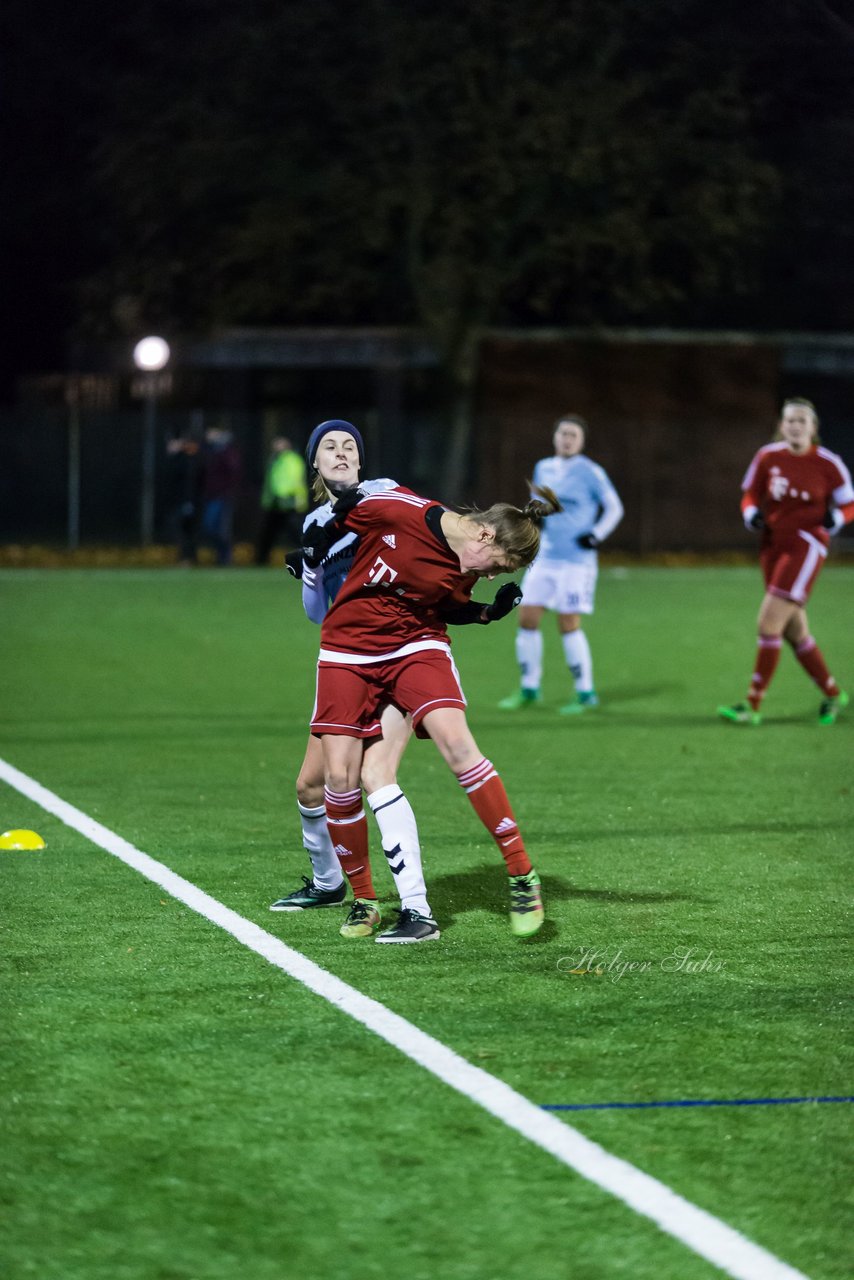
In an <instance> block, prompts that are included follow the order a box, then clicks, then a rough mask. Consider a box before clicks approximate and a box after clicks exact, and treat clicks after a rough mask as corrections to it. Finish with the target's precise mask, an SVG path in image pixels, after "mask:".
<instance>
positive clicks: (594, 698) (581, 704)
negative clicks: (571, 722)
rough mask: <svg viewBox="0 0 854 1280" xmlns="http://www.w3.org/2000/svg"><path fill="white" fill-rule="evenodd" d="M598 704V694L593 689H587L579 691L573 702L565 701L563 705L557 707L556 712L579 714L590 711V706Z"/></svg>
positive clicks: (560, 713)
mask: <svg viewBox="0 0 854 1280" xmlns="http://www.w3.org/2000/svg"><path fill="white" fill-rule="evenodd" d="M598 706H599V695H598V694H597V692H596V690H595V689H588V690H587V691H586V692H585V693H580V694H579V695H578V697H577V698H576V699H575V701H574V702H567V703H566V705H565V706H563V707H559V708H558V714H559V715H562V716H580V715H581V714H582V712H584V711H590V709H591V708H592V707H598Z"/></svg>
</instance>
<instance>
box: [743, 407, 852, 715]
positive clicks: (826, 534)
mask: <svg viewBox="0 0 854 1280" xmlns="http://www.w3.org/2000/svg"><path fill="white" fill-rule="evenodd" d="M742 489H743V490H744V496H743V497H742V500H741V510H742V514H743V516H744V523H745V524H746V525H747V527H748V528H749V529H761V530H762V550H761V553H760V563H761V566H762V573H763V576H764V579H765V597H764V599H763V601H762V605H761V608H760V610H759V637H758V642H757V650H756V663H755V666H754V670H753V675H752V677H751V681H750V688H749V690H748V693H747V700H746V701H745V702H739V703H736V705H735V706H733V707H718V714H719V715H721V716H723V718H724V719H725V720H731V721H732V722H733V723H735V724H750V725H757V724H759V723H760V721H761V719H762V717H761V714H760V708H761V706H762V699H763V698H764V696H765V694H766V692H767V690H768V686H769V684H770V683H771V679H772V677H773V675H774V672H775V670H776V667H777V663H778V661H779V658H780V650H781V648H782V645H783V640H786V642H787V643H788V644H789V645H790V646H791V649H792V652H793V653H794V655H795V657H796V658H797V660H798V662H799V663H800V664H801V666H802V667H803V669H804V671H806V673H807V675H808V676H809V677H810V679H811V680H813V681H814V682H815V684H817V685H818V687H819V689H820V690H821V692H822V695H823V697H822V703H821V707H820V708H819V714H818V718H819V722H820V723H821V724H834V723H835V721H836V717H837V716H838V715H839V712H840V711H841V710H842V709H843V707H845V706H847V704H848V695H847V693H845V692H844V691H843V690H842V689H840V687H839V685H838V684H837V683H836V680H835V679H834V677H833V676H832V675H831V674H830V671H829V670H828V668H827V664H826V662H825V660H824V656H823V654H822V652H821V650H820V649H819V647H818V645H817V644H816V642H815V640H814V639H813V637H812V636H811V635H810V629H809V623H808V622H807V615H806V603H807V600H808V599H809V595H810V592H811V591H812V588H813V586H814V585H815V581H816V579H817V578H818V575H819V573H820V572H821V568H822V565H823V564H824V561H825V557H826V556H827V547H828V543H829V542H830V534H831V533H837V532H838V531H839V530H840V529H841V528H842V527H843V525H845V524H847V523H848V521H849V520H852V519H854V488H852V485H851V476H850V474H849V472H848V468H847V467H846V465H845V463H844V462H843V461H842V459H841V458H840V457H838V456H837V454H835V453H831V452H830V450H829V449H825V448H823V447H822V446H821V445H820V444H819V442H818V415H817V414H816V411H815V407H814V406H813V405H812V404H811V402H810V401H809V400H802V399H800V398H793V399H790V400H786V401H785V403H784V404H783V409H782V415H781V417H780V422H779V426H778V431H777V435H776V437H775V440H774V442H773V443H772V444H766V445H765V446H764V447H763V448H761V449H760V450H759V452H758V453H757V454H756V456H755V458H754V459H753V461H752V462H751V464H750V466H749V467H748V468H747V473H746V475H745V477H744V480H743V482H742Z"/></svg>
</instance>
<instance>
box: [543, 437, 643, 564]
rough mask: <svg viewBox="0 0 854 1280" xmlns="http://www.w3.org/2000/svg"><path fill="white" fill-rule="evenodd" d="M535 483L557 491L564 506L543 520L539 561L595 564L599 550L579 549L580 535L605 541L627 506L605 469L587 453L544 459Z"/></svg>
mask: <svg viewBox="0 0 854 1280" xmlns="http://www.w3.org/2000/svg"><path fill="white" fill-rule="evenodd" d="M534 484H539V485H545V486H547V487H548V488H549V489H551V490H553V492H554V493H555V494H557V497H558V498H559V499H560V504H561V506H562V507H563V511H561V512H559V513H558V514H556V515H553V516H548V517H547V518H546V519H545V520H544V521H543V524H542V530H541V534H540V554H539V556H538V557H537V558H538V560H561V561H563V562H564V563H569V564H590V563H591V562H595V560H596V552H595V551H593V550H588V549H587V548H585V547H579V545H578V537H579V535H580V534H583V533H592V534H594V535H595V537H596V538H597V540H598V541H599V542H602V541H603V540H604V539H605V538H607V536H608V534H609V533H611V532H612V531H613V530H614V529H616V527H617V525H618V524H619V523H620V521H621V520H622V518H623V504H622V502H621V501H620V499H619V496H618V494H617V491H616V489H615V488H614V486H613V485H612V484H611V481H610V480H609V479H608V476H607V475H606V473H605V471H604V469H603V468H602V467H600V466H599V464H598V463H596V462H591V460H590V458H587V457H585V455H584V454H583V453H577V454H575V455H574V457H572V458H558V457H552V458H542V459H541V460H540V461H539V462H538V463H537V465H536V466H535V467H534Z"/></svg>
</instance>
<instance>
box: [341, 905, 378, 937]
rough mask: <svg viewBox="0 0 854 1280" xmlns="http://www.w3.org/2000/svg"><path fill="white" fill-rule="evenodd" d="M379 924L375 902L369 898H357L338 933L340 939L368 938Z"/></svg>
mask: <svg viewBox="0 0 854 1280" xmlns="http://www.w3.org/2000/svg"><path fill="white" fill-rule="evenodd" d="M380 924H381V918H380V913H379V908H378V907H377V904H376V902H374V901H373V900H372V899H371V898H357V899H356V901H355V902H354V903H353V905H352V907H351V908H350V913H349V915H348V916H347V919H346V920H345V921H344V923H343V924H342V926H341V928H340V929H339V930H338V932H339V933H340V934H341V937H342V938H370V936H371V934H372V933H373V932H374V931H375V930H376V929H378V928H379V927H380Z"/></svg>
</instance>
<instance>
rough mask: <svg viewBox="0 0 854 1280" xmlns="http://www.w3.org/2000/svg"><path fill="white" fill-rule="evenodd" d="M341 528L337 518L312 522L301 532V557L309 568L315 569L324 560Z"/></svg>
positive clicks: (336, 539) (339, 534) (338, 536)
mask: <svg viewBox="0 0 854 1280" xmlns="http://www.w3.org/2000/svg"><path fill="white" fill-rule="evenodd" d="M341 533H342V529H341V526H340V525H339V524H338V521H337V520H329V521H327V523H326V524H317V523H315V524H313V525H311V526H310V528H308V529H306V531H305V533H304V534H303V544H302V549H301V553H302V558H303V561H304V563H305V564H307V565H308V567H309V569H316V568H317V566H318V565H319V564H320V562H321V561H322V560H325V558H326V556H328V554H329V552H330V551H331V550H332V548H333V546H334V545H335V543H336V542H337V541H338V539H339V538H340V537H341Z"/></svg>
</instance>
